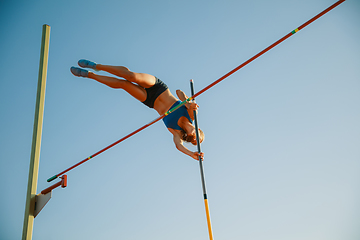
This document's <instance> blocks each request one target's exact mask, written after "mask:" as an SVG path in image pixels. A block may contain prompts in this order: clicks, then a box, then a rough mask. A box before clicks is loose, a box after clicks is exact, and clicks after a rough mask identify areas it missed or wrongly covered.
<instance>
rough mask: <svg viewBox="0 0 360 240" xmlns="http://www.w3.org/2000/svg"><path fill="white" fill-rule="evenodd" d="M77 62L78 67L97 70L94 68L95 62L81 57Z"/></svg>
mask: <svg viewBox="0 0 360 240" xmlns="http://www.w3.org/2000/svg"><path fill="white" fill-rule="evenodd" d="M78 64H79V66H80V67H83V68H92V69H94V70H97V69H96V63H95V62H92V61H89V60H85V59H81V60H79V61H78Z"/></svg>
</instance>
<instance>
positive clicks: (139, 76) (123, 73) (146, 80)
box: [96, 64, 156, 88]
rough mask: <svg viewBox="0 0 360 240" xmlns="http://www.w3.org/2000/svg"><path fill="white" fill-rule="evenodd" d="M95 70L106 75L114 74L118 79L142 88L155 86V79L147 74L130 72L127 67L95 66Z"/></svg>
mask: <svg viewBox="0 0 360 240" xmlns="http://www.w3.org/2000/svg"><path fill="white" fill-rule="evenodd" d="M96 69H97V70H102V71H106V72H108V73H111V74H114V75H116V76H118V77H122V78H125V79H126V80H128V81H130V82H134V83H137V84H138V85H140V86H141V87H143V88H149V87H152V86H154V84H155V81H156V79H155V77H154V76H152V75H150V74H147V73H135V72H132V71H130V70H129V69H128V68H127V67H123V66H110V65H101V64H96Z"/></svg>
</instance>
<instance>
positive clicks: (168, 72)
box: [0, 0, 360, 240]
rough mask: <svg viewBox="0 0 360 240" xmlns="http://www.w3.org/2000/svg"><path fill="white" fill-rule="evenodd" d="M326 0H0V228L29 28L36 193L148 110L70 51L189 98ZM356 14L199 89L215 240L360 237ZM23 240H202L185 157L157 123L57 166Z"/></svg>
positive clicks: (3, 233)
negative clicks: (41, 74) (44, 52)
mask: <svg viewBox="0 0 360 240" xmlns="http://www.w3.org/2000/svg"><path fill="white" fill-rule="evenodd" d="M335 2H336V0H273V1H265V0H252V1H239V0H236V1H235V0H234V1H230V0H221V1H220V0H219V1H205V0H203V1H201V0H182V1H164V0H161V1H144V0H131V1H130V0H125V1H110V0H105V1H92V0H89V1H39V0H35V1H9V0H5V1H1V2H0V22H1V24H0V32H1V36H0V55H1V58H0V66H1V80H0V98H1V99H0V111H1V127H0V136H1V144H0V164H1V165H0V182H1V187H0V189H1V192H2V197H1V200H0V203H1V211H0V239H1V240H17V239H20V238H21V233H22V226H23V217H24V210H25V198H26V189H27V179H28V171H29V169H28V167H29V158H30V149H31V140H32V130H33V121H34V110H35V97H36V96H35V95H36V88H37V79H38V69H39V55H40V43H41V31H42V25H43V24H49V25H50V26H51V35H50V55H49V66H48V77H47V89H46V101H45V102H46V103H45V115H44V125H43V137H42V149H41V159H40V172H39V181H38V192H40V191H41V190H42V189H44V188H46V187H48V186H50V184H49V183H47V182H46V179H47V178H49V177H51V176H53V175H54V174H57V173H59V172H61V171H62V170H63V169H65V168H67V167H69V166H71V165H73V164H75V163H77V162H79V161H81V160H83V159H84V158H86V157H88V156H90V155H91V154H93V153H95V152H97V151H98V150H100V149H102V148H103V147H105V146H107V145H109V144H111V143H113V142H114V141H116V140H118V139H120V138H121V137H123V136H124V135H126V134H128V133H130V132H132V131H134V130H135V129H137V128H139V127H141V126H142V125H144V124H146V123H148V122H150V121H152V120H153V119H155V118H156V117H157V113H156V112H155V111H154V110H152V109H149V108H147V107H146V106H144V105H143V104H141V103H139V102H137V101H136V100H134V99H132V98H131V97H130V96H128V95H127V94H126V93H125V92H124V91H122V90H114V89H110V88H107V87H106V86H103V85H101V84H99V83H97V82H95V81H92V80H89V79H84V78H76V77H74V76H73V75H72V74H71V73H70V71H69V68H70V67H71V66H73V65H76V64H77V61H78V60H79V59H81V58H86V59H90V60H93V61H96V62H99V63H105V64H113V65H124V66H127V67H129V68H130V69H131V70H133V71H137V72H146V73H150V74H153V75H156V76H157V77H159V78H160V79H162V80H163V81H165V82H166V83H167V84H168V86H169V87H170V89H171V90H172V92H173V93H175V90H176V89H182V90H184V91H185V92H186V93H188V94H190V93H189V92H190V91H189V80H190V79H192V78H193V79H194V80H195V88H196V90H200V89H202V88H203V87H205V86H207V85H208V84H210V83H211V82H213V81H215V80H216V79H218V78H219V77H221V76H222V75H224V74H225V73H227V72H228V71H230V70H232V69H233V68H235V67H236V66H238V65H239V64H241V63H242V62H244V61H246V60H247V59H249V58H250V57H252V56H253V55H255V54H256V53H258V52H259V51H261V50H263V49H264V48H266V47H267V46H269V45H270V44H272V43H273V42H275V41H276V40H278V39H280V38H281V37H283V36H284V35H286V34H287V33H289V32H290V31H292V30H293V29H295V28H297V27H298V26H300V25H301V24H303V23H304V22H306V21H307V20H309V19H310V18H311V17H313V16H315V15H316V14H318V13H320V12H321V11H323V10H324V9H326V8H327V7H329V6H330V5H332V4H333V3H335ZM359 13H360V1H358V0H348V1H346V2H345V3H343V4H341V5H340V6H339V7H337V8H336V9H334V10H332V11H331V12H329V13H328V14H326V15H325V16H323V17H322V18H320V19H319V20H317V21H316V22H314V23H312V24H311V25H309V26H308V27H306V28H305V29H303V30H302V31H300V32H299V33H297V34H296V35H294V36H292V37H291V38H289V39H288V40H287V41H285V42H284V43H282V44H280V45H279V46H277V47H276V48H274V49H273V50H271V51H270V52H268V53H266V54H265V55H263V56H262V57H261V58H259V59H257V60H256V61H254V62H253V63H251V64H249V65H248V66H246V67H245V68H243V69H242V70H240V71H239V72H237V73H236V74H234V75H233V76H231V77H229V78H227V79H226V80H225V81H223V82H221V83H220V84H219V85H217V86H216V87H214V88H212V89H210V90H209V91H207V92H205V93H204V94H202V95H201V96H199V98H198V99H197V102H198V104H199V105H200V109H199V124H200V128H202V129H203V130H204V132H205V135H206V139H205V141H204V143H203V145H202V149H203V151H204V152H205V162H204V167H205V177H206V183H207V190H208V196H209V205H210V212H211V218H212V224H213V231H214V238H215V239H223V240H224V239H227V240H229V239H249V240H250V239H251V240H288V239H292V240H297V239H299V240H300V239H306V240H325V239H326V240H357V239H359V237H360V230H359V229H360V209H359V205H360V190H359V189H360V175H359V169H360V161H359V160H360V148H359V146H360V127H359V126H360V125H359V122H360V109H359V106H360V71H359V66H360V43H359V39H360V31H359V25H360V14H359ZM189 147H191V146H189ZM192 149H194V148H192ZM194 150H195V149H194ZM33 239H34V240H35V239H36V240H55V239H67V240H78V239H89V240H95V239H129V240H130V239H131V240H136V239H154V240H155V239H156V240H168V239H172V240H178V239H182V240H183V239H189V240H193V239H194V240H205V239H208V234H207V226H206V218H205V210H204V203H203V196H202V189H201V181H200V174H199V166H198V163H197V162H196V161H195V160H193V159H191V158H189V157H187V156H185V155H183V154H181V153H180V152H178V151H177V150H176V149H175V147H174V145H173V143H172V136H171V134H170V133H169V132H168V131H167V130H166V128H165V127H164V125H163V123H162V122H158V123H156V124H155V125H153V126H151V127H149V128H147V129H146V130H144V131H142V132H141V133H139V134H137V135H135V136H133V137H132V138H130V139H128V140H126V141H125V142H123V143H121V144H119V145H118V146H116V147H114V148H112V149H111V150H108V151H107V152H105V153H103V154H101V155H99V156H97V157H96V158H93V159H92V160H91V161H89V162H87V163H86V164H84V165H82V166H81V167H79V168H77V169H74V170H72V171H71V172H69V173H68V187H67V188H65V189H61V188H59V189H56V190H54V191H53V197H52V199H51V201H50V202H49V203H48V205H47V206H46V207H45V208H44V210H43V211H42V212H41V213H40V215H39V216H38V217H37V218H36V219H35V223H34V233H33Z"/></svg>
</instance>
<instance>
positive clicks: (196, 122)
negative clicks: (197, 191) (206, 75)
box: [190, 79, 213, 240]
mask: <svg viewBox="0 0 360 240" xmlns="http://www.w3.org/2000/svg"><path fill="white" fill-rule="evenodd" d="M190 87H191V96H194V94H195V91H194V81H193V80H192V79H191V80H190ZM191 99H192V100H193V101H195V99H194V98H193V97H191ZM196 114H197V113H196V111H194V121H195V131H196V143H197V149H198V153H199V165H200V174H201V182H202V188H203V194H204V203H205V211H206V220H207V225H208V230H209V238H210V240H213V234H212V228H211V221H210V211H209V204H208V200H207V193H206V186H205V176H204V167H203V159H202V157H201V146H200V135H199V127H198V121H197V115H196Z"/></svg>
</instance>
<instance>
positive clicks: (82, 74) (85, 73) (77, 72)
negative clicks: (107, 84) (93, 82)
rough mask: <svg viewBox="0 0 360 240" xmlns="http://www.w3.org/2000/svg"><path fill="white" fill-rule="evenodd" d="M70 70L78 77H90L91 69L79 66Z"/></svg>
mask: <svg viewBox="0 0 360 240" xmlns="http://www.w3.org/2000/svg"><path fill="white" fill-rule="evenodd" d="M70 71H71V73H72V74H74V75H75V76H77V77H88V74H89V71H88V70H85V69H81V68H78V67H71V68H70Z"/></svg>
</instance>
